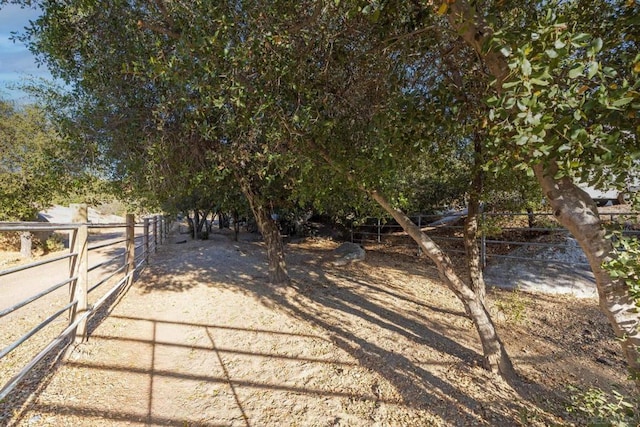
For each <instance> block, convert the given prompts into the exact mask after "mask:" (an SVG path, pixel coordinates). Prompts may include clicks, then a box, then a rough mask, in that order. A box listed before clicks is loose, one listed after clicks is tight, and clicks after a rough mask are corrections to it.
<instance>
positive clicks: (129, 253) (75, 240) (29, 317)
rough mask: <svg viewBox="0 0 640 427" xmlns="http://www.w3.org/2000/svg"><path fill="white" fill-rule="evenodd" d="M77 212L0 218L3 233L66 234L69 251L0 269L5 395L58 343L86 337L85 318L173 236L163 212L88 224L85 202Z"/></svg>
mask: <svg viewBox="0 0 640 427" xmlns="http://www.w3.org/2000/svg"><path fill="white" fill-rule="evenodd" d="M72 210H73V218H72V222H71V223H65V224H51V223H41V222H16V223H10V222H0V233H16V232H18V233H34V232H46V233H57V234H60V233H68V235H69V245H68V250H67V251H66V253H62V254H58V255H54V256H50V257H47V258H45V259H41V260H37V261H35V262H31V263H27V264H24V265H18V266H15V267H11V268H7V269H4V270H0V346H1V347H2V349H1V350H0V387H2V388H0V401H2V400H3V399H4V398H5V397H7V396H8V395H9V394H10V393H11V392H12V391H13V390H14V389H15V388H16V387H17V386H18V384H19V383H20V382H21V381H23V380H24V378H25V377H26V376H27V375H28V374H29V372H30V371H32V369H33V368H34V367H35V366H37V365H38V363H39V362H41V361H42V360H44V359H45V358H46V357H47V356H48V355H50V354H51V353H52V352H53V351H54V350H55V349H59V348H60V346H68V345H69V344H70V343H73V342H81V341H83V340H85V339H86V337H87V325H88V321H89V320H91V319H92V318H94V317H95V316H96V314H97V313H98V310H100V309H101V308H104V307H105V306H108V305H109V302H111V301H113V300H114V298H117V297H118V295H121V294H122V292H123V291H124V290H126V289H127V287H128V286H130V285H131V283H133V281H134V280H135V279H136V278H137V277H138V276H139V274H140V272H141V269H142V268H143V267H144V266H145V265H147V264H148V263H149V257H150V255H151V254H153V253H155V252H157V250H158V246H159V245H161V244H163V243H164V242H165V241H166V239H167V236H168V221H167V219H166V218H164V217H163V216H159V215H156V216H152V217H149V218H145V219H144V221H143V222H142V223H138V224H136V223H135V221H134V217H133V215H127V216H126V222H125V223H111V224H91V223H89V222H88V218H87V206H86V205H72ZM90 263H92V264H90ZM34 278H35V279H34ZM65 290H66V292H65ZM27 343H28V344H31V345H29V346H27V345H26V344H27ZM26 347H28V349H26V350H25V351H26V353H25V354H18V353H20V351H21V349H23V348H26ZM34 348H35V350H33V349H34ZM27 353H28V354H27Z"/></svg>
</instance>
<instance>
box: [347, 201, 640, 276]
mask: <svg viewBox="0 0 640 427" xmlns="http://www.w3.org/2000/svg"><path fill="white" fill-rule="evenodd" d="M599 215H600V218H601V219H602V220H603V222H605V223H606V225H607V227H609V228H611V229H612V230H614V229H615V230H619V231H621V232H622V233H623V234H624V235H632V236H638V235H640V212H610V211H603V212H600V214H599ZM410 218H411V220H412V221H413V222H414V223H415V224H416V225H417V226H418V227H420V229H421V230H422V231H423V232H425V233H426V234H427V235H428V236H429V237H430V238H431V239H432V240H433V241H435V242H436V243H437V244H439V245H440V246H441V247H442V248H443V249H444V250H445V251H446V252H447V253H449V254H464V253H465V249H464V237H463V234H464V220H465V219H466V210H462V211H459V212H455V213H451V214H449V215H432V214H415V215H412V216H410ZM478 228H479V233H478V245H479V247H480V257H481V263H482V266H483V267H484V266H486V265H487V263H488V262H491V261H492V260H499V259H509V260H514V261H529V260H531V256H532V255H536V256H537V255H539V254H540V253H542V252H545V251H547V252H555V253H561V252H564V253H569V252H576V248H577V243H576V242H575V241H574V240H573V239H572V238H571V237H570V233H569V232H568V230H566V229H565V228H564V227H562V226H561V225H560V224H559V223H558V222H557V221H556V219H555V217H554V215H553V214H552V213H548V212H520V213H518V212H515V213H514V212H483V213H481V215H480V216H479V227H478ZM351 241H352V242H355V243H360V244H362V245H363V246H364V245H367V244H383V245H387V246H399V247H405V248H416V250H417V251H418V252H419V250H420V249H419V248H418V246H417V244H416V243H415V242H414V241H413V240H412V239H411V237H409V236H408V235H407V234H406V233H405V232H404V230H403V229H402V227H401V226H400V225H399V224H398V223H397V222H395V220H393V219H392V218H390V217H380V218H378V217H368V218H364V219H363V220H361V221H359V223H358V224H354V225H352V226H351ZM563 258H564V259H563ZM539 260H540V261H541V262H545V263H549V264H567V265H585V266H586V265H588V263H587V261H586V258H584V257H574V258H573V259H572V258H571V257H552V256H549V257H543V256H541V257H540V258H539Z"/></svg>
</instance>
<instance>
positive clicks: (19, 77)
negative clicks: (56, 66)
mask: <svg viewBox="0 0 640 427" xmlns="http://www.w3.org/2000/svg"><path fill="white" fill-rule="evenodd" d="M38 14H39V11H38V10H33V9H21V8H20V7H19V6H16V5H4V6H0V98H2V99H5V100H14V101H16V102H19V103H22V102H28V98H27V95H26V94H25V93H24V92H22V91H20V90H16V89H12V88H11V86H12V85H16V84H19V83H20V82H21V81H24V80H25V79H28V78H29V77H30V76H33V77H36V78H40V77H43V78H47V79H50V78H51V75H50V74H49V72H48V70H47V69H46V68H45V67H40V68H38V67H37V65H36V62H35V59H34V57H33V55H31V52H29V50H28V49H27V47H26V46H25V45H24V44H22V43H20V42H13V41H11V40H10V39H9V38H10V37H11V32H12V31H18V32H22V31H23V30H24V27H25V26H27V25H28V24H29V20H35V19H36V18H37V17H38Z"/></svg>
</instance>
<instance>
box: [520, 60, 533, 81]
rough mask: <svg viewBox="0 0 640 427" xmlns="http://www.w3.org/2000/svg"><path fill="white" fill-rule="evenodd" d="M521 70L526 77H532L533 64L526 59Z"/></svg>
mask: <svg viewBox="0 0 640 427" xmlns="http://www.w3.org/2000/svg"><path fill="white" fill-rule="evenodd" d="M520 68H521V69H522V74H523V75H524V76H527V77H528V76H530V75H531V63H530V62H529V60H527V59H525V60H524V61H522V65H521V66H520Z"/></svg>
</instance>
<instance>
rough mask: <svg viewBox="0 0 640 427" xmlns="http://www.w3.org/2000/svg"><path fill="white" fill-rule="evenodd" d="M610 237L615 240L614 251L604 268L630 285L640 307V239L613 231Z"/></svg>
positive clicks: (612, 275) (617, 278) (633, 296)
mask: <svg viewBox="0 0 640 427" xmlns="http://www.w3.org/2000/svg"><path fill="white" fill-rule="evenodd" d="M609 238H610V239H612V240H613V242H614V246H613V252H612V253H611V254H610V257H609V258H608V260H607V261H605V262H603V264H602V268H604V269H605V270H607V272H608V273H609V275H610V276H611V277H612V278H613V279H614V280H622V281H623V282H624V283H626V285H627V286H628V287H629V291H630V294H631V297H632V298H634V299H635V302H636V305H637V306H638V308H639V309H640V239H638V238H637V237H635V236H624V235H623V234H622V232H620V231H613V232H612V233H611V234H610V235H609Z"/></svg>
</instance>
